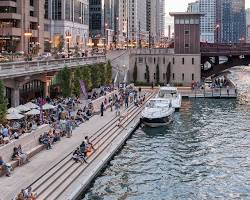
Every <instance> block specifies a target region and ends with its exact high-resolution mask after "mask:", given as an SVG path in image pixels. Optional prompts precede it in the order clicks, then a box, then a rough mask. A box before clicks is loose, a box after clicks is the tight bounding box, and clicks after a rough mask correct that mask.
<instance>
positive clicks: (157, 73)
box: [155, 64, 160, 85]
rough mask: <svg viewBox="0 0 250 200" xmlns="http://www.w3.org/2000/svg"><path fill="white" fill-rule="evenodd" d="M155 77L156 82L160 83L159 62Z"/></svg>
mask: <svg viewBox="0 0 250 200" xmlns="http://www.w3.org/2000/svg"><path fill="white" fill-rule="evenodd" d="M155 79H156V84H157V85H158V84H160V68H159V64H157V65H156V72H155Z"/></svg>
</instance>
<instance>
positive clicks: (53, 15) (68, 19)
mask: <svg viewBox="0 0 250 200" xmlns="http://www.w3.org/2000/svg"><path fill="white" fill-rule="evenodd" d="M47 2H48V4H49V6H48V8H49V9H48V15H49V18H50V19H51V31H50V33H51V40H52V43H53V46H55V47H57V46H58V45H59V44H60V42H61V40H62V38H63V40H64V41H65V44H66V43H68V45H69V47H70V48H72V47H78V48H80V49H83V48H85V47H86V45H87V42H88V35H89V26H88V22H89V20H88V17H89V3H88V0H48V1H47Z"/></svg>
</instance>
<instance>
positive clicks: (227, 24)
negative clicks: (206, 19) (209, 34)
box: [216, 0, 246, 43]
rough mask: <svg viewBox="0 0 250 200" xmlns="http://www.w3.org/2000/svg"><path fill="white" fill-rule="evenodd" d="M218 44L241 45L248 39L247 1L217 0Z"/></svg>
mask: <svg viewBox="0 0 250 200" xmlns="http://www.w3.org/2000/svg"><path fill="white" fill-rule="evenodd" d="M216 7H217V13H216V15H217V17H216V21H217V23H216V24H218V27H219V30H218V32H219V33H218V39H216V40H218V42H222V43H239V42H242V41H244V40H245V38H246V17H245V0H217V6H216Z"/></svg>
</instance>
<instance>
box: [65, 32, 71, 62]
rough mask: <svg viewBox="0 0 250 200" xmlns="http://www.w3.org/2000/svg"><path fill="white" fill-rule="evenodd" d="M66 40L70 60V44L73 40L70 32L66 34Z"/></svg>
mask: <svg viewBox="0 0 250 200" xmlns="http://www.w3.org/2000/svg"><path fill="white" fill-rule="evenodd" d="M65 38H66V40H67V48H68V58H69V42H70V39H71V34H70V32H69V31H68V32H67V33H66V37H65Z"/></svg>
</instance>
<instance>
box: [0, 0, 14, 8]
mask: <svg viewBox="0 0 250 200" xmlns="http://www.w3.org/2000/svg"><path fill="white" fill-rule="evenodd" d="M0 6H9V7H17V3H16V2H14V1H0Z"/></svg>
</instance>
